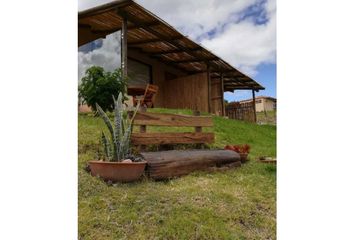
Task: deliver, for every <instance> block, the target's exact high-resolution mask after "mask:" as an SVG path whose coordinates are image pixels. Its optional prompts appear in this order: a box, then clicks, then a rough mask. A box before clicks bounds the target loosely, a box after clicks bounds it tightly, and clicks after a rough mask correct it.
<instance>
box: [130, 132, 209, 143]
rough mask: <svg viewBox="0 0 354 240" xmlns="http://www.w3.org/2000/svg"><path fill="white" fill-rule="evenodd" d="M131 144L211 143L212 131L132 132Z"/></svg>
mask: <svg viewBox="0 0 354 240" xmlns="http://www.w3.org/2000/svg"><path fill="white" fill-rule="evenodd" d="M131 142H132V144H133V145H149V144H158V145H162V144H177V143H178V144H193V143H213V142H214V133H203V132H202V133H197V132H186V133H179V132H173V133H133V134H132V137H131Z"/></svg>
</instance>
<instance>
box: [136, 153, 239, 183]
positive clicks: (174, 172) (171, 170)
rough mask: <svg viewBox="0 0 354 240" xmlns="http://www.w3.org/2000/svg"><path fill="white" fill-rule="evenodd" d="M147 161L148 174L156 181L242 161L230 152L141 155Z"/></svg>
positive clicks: (237, 155) (236, 154)
mask: <svg viewBox="0 0 354 240" xmlns="http://www.w3.org/2000/svg"><path fill="white" fill-rule="evenodd" d="M141 154H142V155H143V157H144V158H145V160H146V161H147V174H148V176H149V177H151V178H153V179H156V180H163V179H169V178H174V177H179V176H182V175H186V174H188V173H190V172H193V171H196V170H208V169H209V168H210V167H222V166H224V165H228V164H231V163H234V162H239V161H240V155H239V154H238V153H236V152H234V151H230V150H172V151H161V152H144V153H141Z"/></svg>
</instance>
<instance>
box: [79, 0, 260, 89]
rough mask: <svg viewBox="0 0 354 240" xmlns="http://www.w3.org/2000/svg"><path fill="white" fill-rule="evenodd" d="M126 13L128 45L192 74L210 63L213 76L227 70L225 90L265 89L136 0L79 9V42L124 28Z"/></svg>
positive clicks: (80, 44)
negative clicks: (80, 10) (123, 22)
mask: <svg viewBox="0 0 354 240" xmlns="http://www.w3.org/2000/svg"><path fill="white" fill-rule="evenodd" d="M123 17H126V18H127V19H128V38H127V41H128V48H138V49H140V50H141V51H142V52H143V53H145V54H147V55H149V56H150V57H152V58H157V59H159V60H160V61H162V62H163V63H165V64H168V65H172V66H173V67H175V68H178V69H180V70H182V71H184V72H187V73H189V74H193V73H200V72H206V71H207V65H208V64H209V66H210V71H211V78H212V79H220V76H221V73H222V74H223V76H224V90H225V91H233V90H235V89H254V90H263V89H264V87H263V86H261V85H260V84H258V83H257V82H256V81H254V80H253V79H252V78H250V77H248V76H247V75H245V74H243V73H242V72H240V71H238V70H237V69H235V68H234V67H232V66H231V65H230V64H228V63H227V62H226V61H224V60H223V59H221V58H220V57H218V56H216V55H215V54H213V53H212V52H210V51H208V50H207V49H205V48H204V47H202V46H201V45H199V44H197V43H195V42H194V41H192V40H190V39H189V38H188V37H186V36H184V35H183V34H181V33H180V32H178V31H177V30H176V29H174V28H173V27H172V26H170V25H169V24H167V23H166V22H164V21H163V20H161V19H160V18H158V17H157V16H155V15H154V14H152V13H151V12H149V11H148V10H146V9H145V8H143V7H142V6H140V5H139V4H137V3H136V2H134V1H133V0H119V1H114V2H111V3H108V4H104V5H101V6H98V7H94V8H91V9H88V10H85V11H82V12H79V20H78V23H79V29H78V31H79V46H82V45H84V44H86V43H89V42H91V41H94V40H96V39H99V38H104V37H105V36H106V35H109V34H111V33H113V32H116V31H118V30H120V29H121V26H122V21H123Z"/></svg>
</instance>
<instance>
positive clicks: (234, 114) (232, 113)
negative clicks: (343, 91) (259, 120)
mask: <svg viewBox="0 0 354 240" xmlns="http://www.w3.org/2000/svg"><path fill="white" fill-rule="evenodd" d="M225 114H226V116H227V117H229V118H230V119H237V120H241V121H248V122H254V108H253V102H248V103H239V102H235V103H231V104H229V105H227V106H226V108H225Z"/></svg>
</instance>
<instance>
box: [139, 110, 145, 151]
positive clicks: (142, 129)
mask: <svg viewBox="0 0 354 240" xmlns="http://www.w3.org/2000/svg"><path fill="white" fill-rule="evenodd" d="M140 111H141V112H146V108H145V107H140ZM140 133H146V125H140ZM142 151H146V146H145V145H139V152H142Z"/></svg>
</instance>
